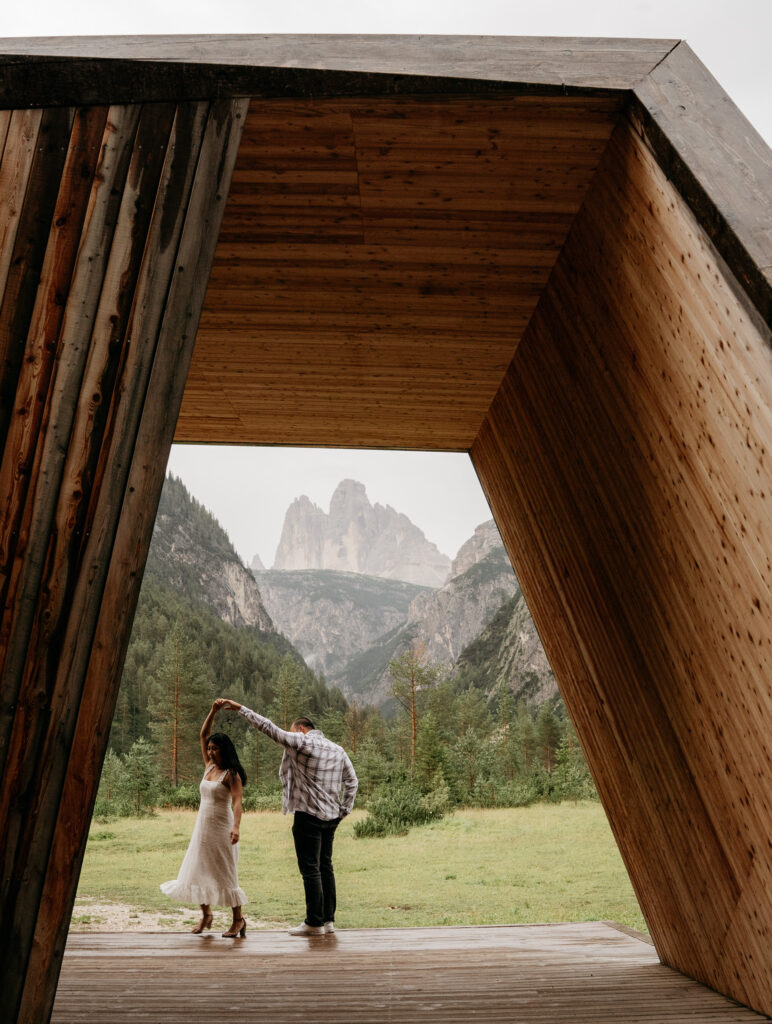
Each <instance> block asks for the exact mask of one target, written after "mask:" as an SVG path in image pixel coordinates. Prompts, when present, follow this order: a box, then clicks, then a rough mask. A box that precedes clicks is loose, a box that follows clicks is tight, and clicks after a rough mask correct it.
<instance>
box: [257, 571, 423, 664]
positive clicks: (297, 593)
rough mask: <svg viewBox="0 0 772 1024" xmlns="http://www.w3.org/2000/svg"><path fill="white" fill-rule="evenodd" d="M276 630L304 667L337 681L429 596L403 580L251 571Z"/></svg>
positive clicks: (313, 572) (322, 572) (355, 574)
mask: <svg viewBox="0 0 772 1024" xmlns="http://www.w3.org/2000/svg"><path fill="white" fill-rule="evenodd" d="M253 575H254V577H255V580H256V581H257V585H258V587H259V588H260V593H261V595H262V598H263V601H264V603H265V606H266V608H267V609H268V611H269V613H270V615H271V618H272V619H273V621H274V624H275V626H276V628H277V629H279V630H280V631H281V632H282V633H284V634H285V636H287V637H288V638H291V640H292V643H293V645H294V646H295V647H296V648H297V650H298V651H300V653H301V654H302V655H303V657H304V658H305V660H306V664H308V666H309V667H310V668H313V669H314V670H315V671H322V672H324V674H325V675H326V676H327V678H328V679H334V678H336V677H337V675H338V673H340V672H341V671H342V670H343V669H344V668H345V666H346V664H347V662H348V661H349V659H350V658H351V657H353V656H354V655H356V654H357V653H358V652H359V651H361V650H363V649H365V648H367V647H369V646H370V645H371V644H373V643H375V642H376V640H377V639H378V637H380V636H382V635H383V634H384V633H387V632H389V631H390V630H392V629H394V628H395V627H397V626H400V625H401V624H402V623H403V622H404V621H405V619H406V618H407V615H408V611H409V608H410V604H411V602H412V601H413V600H414V599H415V598H416V597H417V596H419V595H421V594H424V593H432V591H431V590H428V589H427V588H424V587H419V586H417V585H416V584H414V583H405V582H403V581H402V580H390V579H381V578H379V577H376V576H365V575H363V574H361V573H353V572H336V571H335V570H332V569H294V570H278V569H267V570H263V571H259V570H253Z"/></svg>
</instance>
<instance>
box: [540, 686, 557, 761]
mask: <svg viewBox="0 0 772 1024" xmlns="http://www.w3.org/2000/svg"><path fill="white" fill-rule="evenodd" d="M536 735H537V737H538V742H539V749H540V751H541V758H542V764H543V765H544V768H545V769H546V771H547V772H552V770H553V768H554V767H555V752H556V751H557V749H558V744H559V743H560V725H559V724H558V720H557V718H556V717H555V715H554V713H553V711H552V708H551V707H550V705H549V702H546V701H545V703H544V704H542V706H541V707H540V708H539V714H538V715H537V717H536Z"/></svg>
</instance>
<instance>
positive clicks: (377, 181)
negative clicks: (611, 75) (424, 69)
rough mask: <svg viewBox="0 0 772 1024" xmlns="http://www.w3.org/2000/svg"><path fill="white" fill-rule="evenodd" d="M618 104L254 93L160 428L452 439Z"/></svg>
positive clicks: (505, 358)
mask: <svg viewBox="0 0 772 1024" xmlns="http://www.w3.org/2000/svg"><path fill="white" fill-rule="evenodd" d="M621 104H622V98H621V94H616V95H609V94H606V95H601V96H598V95H594V96H581V95H580V96H577V95H573V96H549V97H545V96H528V95H512V96H508V95H504V96H495V97H483V98H481V97H467V98H464V97H444V98H440V99H436V98H416V97H410V98H394V97H388V98H383V99H375V100H373V99H361V98H359V99H356V98H348V99H337V100H336V99H326V100H313V101H304V100H253V101H252V103H251V105H250V108H249V114H248V117H247V122H246V127H245V131H244V135H243V138H242V142H241V147H240V150H239V156H238V162H237V165H236V170H235V173H234V176H233V182H232V186H231V191H230V196H229V200H228V203H227V206H226V211H225V217H224V220H223V225H222V230H221V232H220V237H219V241H218V245H217V250H216V255H215V261H214V266H213V269H212V273H211V277H210V282H209V287H208V291H207V295H206V300H205V305H204V311H203V315H202V319H201V324H200V327H199V331H198V336H197V341H196V348H195V353H194V357H193V363H192V366H191V369H190V374H189V376H188V382H187V386H186V389H185V395H184V399H183V404H182V411H181V414H180V418H179V421H178V425H177V433H176V436H175V440H177V441H191V442H195V441H207V442H210V443H241V444H295V445H309V444H313V445H330V446H363V447H396V448H424V449H426V448H434V449H445V450H468V449H469V447H470V446H471V444H472V442H473V441H474V439H475V437H476V436H477V433H478V430H479V428H480V425H481V423H482V421H483V419H484V417H485V414H486V412H487V411H488V408H489V406H490V404H491V402H492V400H493V398H494V396H495V394H496V391H497V389H498V387H499V384H500V382H501V379H502V377H503V375H504V373H505V371H506V369H507V366H508V365H509V362H510V360H511V359H512V356H513V354H514V352H515V349H516V347H517V344H518V342H519V340H520V338H521V336H522V333H523V330H524V329H525V327H526V325H527V324H528V322H529V319H530V317H531V315H532V313H533V311H534V308H535V306H536V303H537V301H538V299H539V296H540V294H541V292H542V289H543V288H544V285H545V284H546V282H547V279H548V277H549V275H550V271H551V269H552V266H553V264H554V262H555V260H556V258H557V255H558V253H559V252H560V250H561V248H562V246H563V243H564V241H565V239H566V235H567V234H568V231H569V229H570V227H571V224H572V221H573V219H574V217H575V215H576V213H577V211H578V209H579V207H580V206H581V204H582V201H583V199H584V197H585V194H586V192H587V189H588V186H589V183H590V180H591V178H592V176H593V173H594V171H595V168H596V166H597V164H598V160H599V158H600V156H601V153H602V152H603V150H604V148H605V146H606V143H607V141H608V138H609V136H610V134H611V131H612V128H613V126H614V124H615V123H616V120H617V118H618V115H619V112H620V108H621Z"/></svg>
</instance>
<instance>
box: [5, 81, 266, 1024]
mask: <svg viewBox="0 0 772 1024" xmlns="http://www.w3.org/2000/svg"><path fill="white" fill-rule="evenodd" d="M245 112H246V103H245V102H243V101H222V102H219V103H215V104H209V103H190V104H182V105H179V106H178V105H174V104H146V105H144V106H139V105H135V106H122V107H120V106H113V107H90V108H77V109H76V108H73V109H68V108H63V109H54V110H42V111H13V112H4V113H0V144H2V151H1V158H0V195H1V196H2V197H3V200H2V204H1V205H0V295H1V296H2V299H1V301H0V355H1V356H2V363H0V391H1V393H2V399H3V401H2V419H1V420H0V438H2V442H3V445H2V461H0V609H1V611H0V673H1V675H0V772H1V775H0V778H1V779H2V784H1V785H0V835H2V836H3V847H2V873H1V874H2V883H1V888H0V907H1V908H2V931H3V943H2V949H3V953H2V959H1V960H0V991H2V993H3V996H2V1001H3V1014H4V1015H7V1016H6V1017H5V1019H9V1020H15V1019H18V1020H19V1021H23V1022H30V1024H32V1022H35V1024H40V1022H41V1021H45V1020H47V1019H48V1017H49V1015H50V1010H51V1006H52V1003H53V996H54V992H55V988H56V980H57V977H58V972H59V965H60V962H61V956H62V952H63V948H64V941H65V938H66V933H67V928H68V925H69V918H70V913H71V910H72V904H73V900H74V897H75V889H76V886H77V880H78V874H79V871H80V863H81V860H82V855H83V850H84V848H85V840H86V834H87V831H88V825H89V821H90V818H91V809H92V807H93V801H94V798H95V796H96V789H97V786H98V782H99V773H100V770H101V764H102V759H103V756H104V752H105V746H106V742H107V737H108V733H109V727H110V722H111V719H112V713H113V708H114V701H115V697H116V693H117V686H118V683H119V681H120V675H121V670H122V665H123V657H124V654H125V648H126V645H127V643H128V638H129V632H130V629H131V621H132V617H133V614H134V608H135V604H136V600H137V596H138V592H139V584H140V581H141V577H142V569H143V566H144V561H145V557H146V554H147V548H148V546H149V543H150V537H151V534H152V529H153V523H154V520H155V512H156V508H157V503H158V499H159V496H160V491H161V486H162V483H163V478H164V473H165V467H166V460H167V457H168V452H169V447H170V445H171V440H172V435H173V431H174V425H175V422H176V418H177V412H178V409H179V404H180V401H181V398H182V390H183V387H184V383H185V376H186V372H187V367H188V363H189V359H190V354H191V351H192V347H193V341H194V338H195V332H196V327H197V324H198V318H199V315H200V311H201V306H202V303H203V297H204V291H205V288H206V282H207V279H208V273H209V269H210V265H211V258H212V255H213V251H214V245H215V241H216V238H217V233H218V230H219V225H220V220H221V217H222V210H223V209H224V205H225V197H226V195H227V190H228V186H229V183H230V175H231V173H232V169H233V164H234V162H235V155H236V151H237V147H238V141H239V137H240V131H241V128H242V126H243V120H244V114H245Z"/></svg>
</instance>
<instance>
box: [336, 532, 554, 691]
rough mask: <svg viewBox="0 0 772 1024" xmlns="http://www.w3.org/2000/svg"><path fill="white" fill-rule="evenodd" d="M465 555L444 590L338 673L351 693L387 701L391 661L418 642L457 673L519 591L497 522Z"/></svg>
mask: <svg viewBox="0 0 772 1024" xmlns="http://www.w3.org/2000/svg"><path fill="white" fill-rule="evenodd" d="M464 548H466V551H464ZM462 552H463V554H462ZM459 555H461V558H460V559H459V558H457V559H456V561H455V562H454V565H456V567H457V568H461V569H462V570H463V571H462V572H460V573H459V574H458V575H455V576H452V577H451V578H450V579H449V580H448V581H447V583H446V584H445V586H443V587H441V588H440V589H439V590H436V591H430V592H427V593H424V594H421V595H419V596H418V597H416V598H415V599H414V600H413V602H412V603H411V605H410V609H409V611H408V616H407V619H406V621H405V623H404V624H403V625H402V626H401V627H399V628H397V629H395V630H393V631H392V632H391V633H389V634H388V635H384V636H382V637H380V638H379V640H378V641H377V642H376V644H374V645H373V647H372V648H371V649H370V650H368V651H362V652H361V654H360V655H358V656H357V657H356V658H353V659H352V660H351V661H350V662H349V664H348V665H347V666H346V670H345V672H344V673H342V674H339V675H336V676H334V677H333V680H334V682H335V684H336V685H337V686H339V687H340V688H341V689H342V690H343V692H344V693H345V694H346V695H347V696H349V697H356V698H357V699H359V700H362V701H364V702H366V703H375V704H381V703H384V702H385V701H386V700H387V699H388V697H389V690H390V677H389V661H390V660H391V659H392V658H395V657H399V656H400V655H401V654H403V653H404V652H405V651H407V650H408V649H409V648H410V647H411V645H415V644H417V643H420V644H421V645H422V647H423V649H424V651H425V654H426V658H427V660H428V661H430V662H433V663H434V664H442V665H445V666H446V668H447V669H448V670H449V671H451V672H452V671H453V667H454V666H455V664H456V661H457V659H458V658H459V656H460V655H461V653H462V651H463V650H464V648H465V647H466V646H467V645H468V644H470V643H471V642H472V641H473V640H474V639H475V638H476V637H477V636H478V635H479V634H480V633H481V632H482V630H483V629H484V628H485V627H486V626H487V624H488V623H489V622H490V620H491V619H492V618H493V617H494V616H495V614H496V612H497V611H498V610H499V609H500V608H501V606H502V605H503V604H505V603H506V602H507V601H508V600H509V599H510V598H511V597H513V596H514V595H515V594H516V593H518V592H519V587H518V583H517V579H516V577H515V574H514V572H513V571H512V566H511V565H510V562H509V559H508V558H507V554H506V551H505V550H504V546H503V544H502V543H501V540H500V538H499V536H498V531H497V530H496V528H495V525H494V524H493V522H492V521H491V522H490V524H484V525H483V527H478V531H476V533H475V537H474V538H472V540H470V541H468V542H467V544H465V545H464V547H463V548H462V549H461V551H460V552H459ZM475 558H476V559H477V560H474V559H475ZM465 566H466V568H464V567H465ZM534 632H535V631H534Z"/></svg>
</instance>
